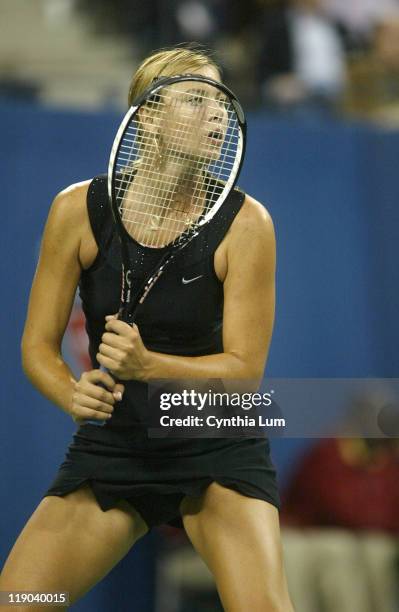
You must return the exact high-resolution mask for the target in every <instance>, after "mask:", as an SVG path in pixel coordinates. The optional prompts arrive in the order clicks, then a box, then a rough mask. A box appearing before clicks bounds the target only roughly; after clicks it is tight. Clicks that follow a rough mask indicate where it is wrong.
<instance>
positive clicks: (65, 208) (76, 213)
mask: <svg viewBox="0 0 399 612" xmlns="http://www.w3.org/2000/svg"><path fill="white" fill-rule="evenodd" d="M90 182H91V181H90V180H87V181H82V182H80V183H74V184H73V185H69V187H66V188H65V189H63V190H62V191H60V192H59V193H58V194H57V195H56V197H55V198H54V200H53V203H52V206H51V210H50V217H51V218H52V219H53V220H54V221H59V222H62V223H63V224H73V225H74V226H75V230H76V228H77V227H79V225H76V224H78V223H79V224H81V223H84V222H85V220H86V219H87V207H86V197H87V190H88V188H89V185H90Z"/></svg>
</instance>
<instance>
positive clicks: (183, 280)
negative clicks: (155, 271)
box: [181, 274, 204, 285]
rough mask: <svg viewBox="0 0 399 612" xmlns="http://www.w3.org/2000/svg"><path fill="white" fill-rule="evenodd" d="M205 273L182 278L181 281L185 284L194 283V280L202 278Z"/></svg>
mask: <svg viewBox="0 0 399 612" xmlns="http://www.w3.org/2000/svg"><path fill="white" fill-rule="evenodd" d="M203 276H204V275H203V274H200V275H199V276H194V278H184V277H183V278H182V279H181V282H182V283H183V285H188V283H193V282H194V281H196V280H198V279H199V278H202V277H203Z"/></svg>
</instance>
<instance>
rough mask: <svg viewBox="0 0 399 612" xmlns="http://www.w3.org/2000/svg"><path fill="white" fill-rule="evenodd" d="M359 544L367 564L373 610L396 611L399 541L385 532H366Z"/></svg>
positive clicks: (398, 591)
mask: <svg viewBox="0 0 399 612" xmlns="http://www.w3.org/2000/svg"><path fill="white" fill-rule="evenodd" d="M359 545H360V548H361V551H362V554H363V558H364V563H365V566H366V573H367V580H368V583H369V587H370V590H371V599H372V602H373V610H378V612H395V610H397V601H398V595H399V589H398V576H397V568H396V562H397V556H398V553H399V541H398V540H397V539H396V538H395V537H394V536H392V535H388V534H385V533H378V532H375V533H373V532H365V533H364V534H362V536H361V538H360V541H359Z"/></svg>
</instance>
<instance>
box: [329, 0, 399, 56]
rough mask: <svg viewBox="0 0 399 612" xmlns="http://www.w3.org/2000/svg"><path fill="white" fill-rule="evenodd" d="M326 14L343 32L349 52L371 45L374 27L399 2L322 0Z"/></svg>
mask: <svg viewBox="0 0 399 612" xmlns="http://www.w3.org/2000/svg"><path fill="white" fill-rule="evenodd" d="M322 2H323V6H324V8H325V11H326V13H327V14H328V15H329V16H330V18H331V19H333V20H334V21H335V22H336V23H337V24H339V26H340V27H341V28H342V31H343V32H344V35H345V39H346V42H347V46H348V49H349V50H352V51H356V50H363V49H364V48H368V47H369V46H370V44H371V41H372V37H373V31H374V27H375V25H376V23H377V22H380V21H381V20H385V19H386V18H387V16H388V15H390V14H391V13H392V12H394V11H395V10H398V8H399V0H350V1H348V0H322Z"/></svg>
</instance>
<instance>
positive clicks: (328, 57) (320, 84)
mask: <svg viewBox="0 0 399 612" xmlns="http://www.w3.org/2000/svg"><path fill="white" fill-rule="evenodd" d="M266 15H267V18H266V24H265V30H264V44H263V48H262V51H261V55H260V67H259V68H260V80H261V82H262V83H263V86H262V89H263V94H264V99H265V101H266V103H267V104H268V105H269V106H272V107H275V108H278V109H287V108H288V109H291V110H292V109H295V108H296V109H298V108H299V109H303V108H305V109H308V108H311V109H312V108H322V109H327V110H331V109H332V108H334V106H335V104H336V103H337V101H338V100H339V99H340V96H341V94H342V92H343V89H344V85H345V54H344V48H343V44H342V42H341V39H340V35H339V33H338V31H337V29H336V28H335V26H334V25H333V24H332V23H330V21H329V20H328V19H327V17H326V16H325V14H324V13H323V10H322V5H321V0H290V2H289V3H288V4H287V5H286V6H285V7H284V8H282V9H280V10H277V11H276V12H275V13H274V15H272V16H271V15H270V12H268V13H267V14H266Z"/></svg>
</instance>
